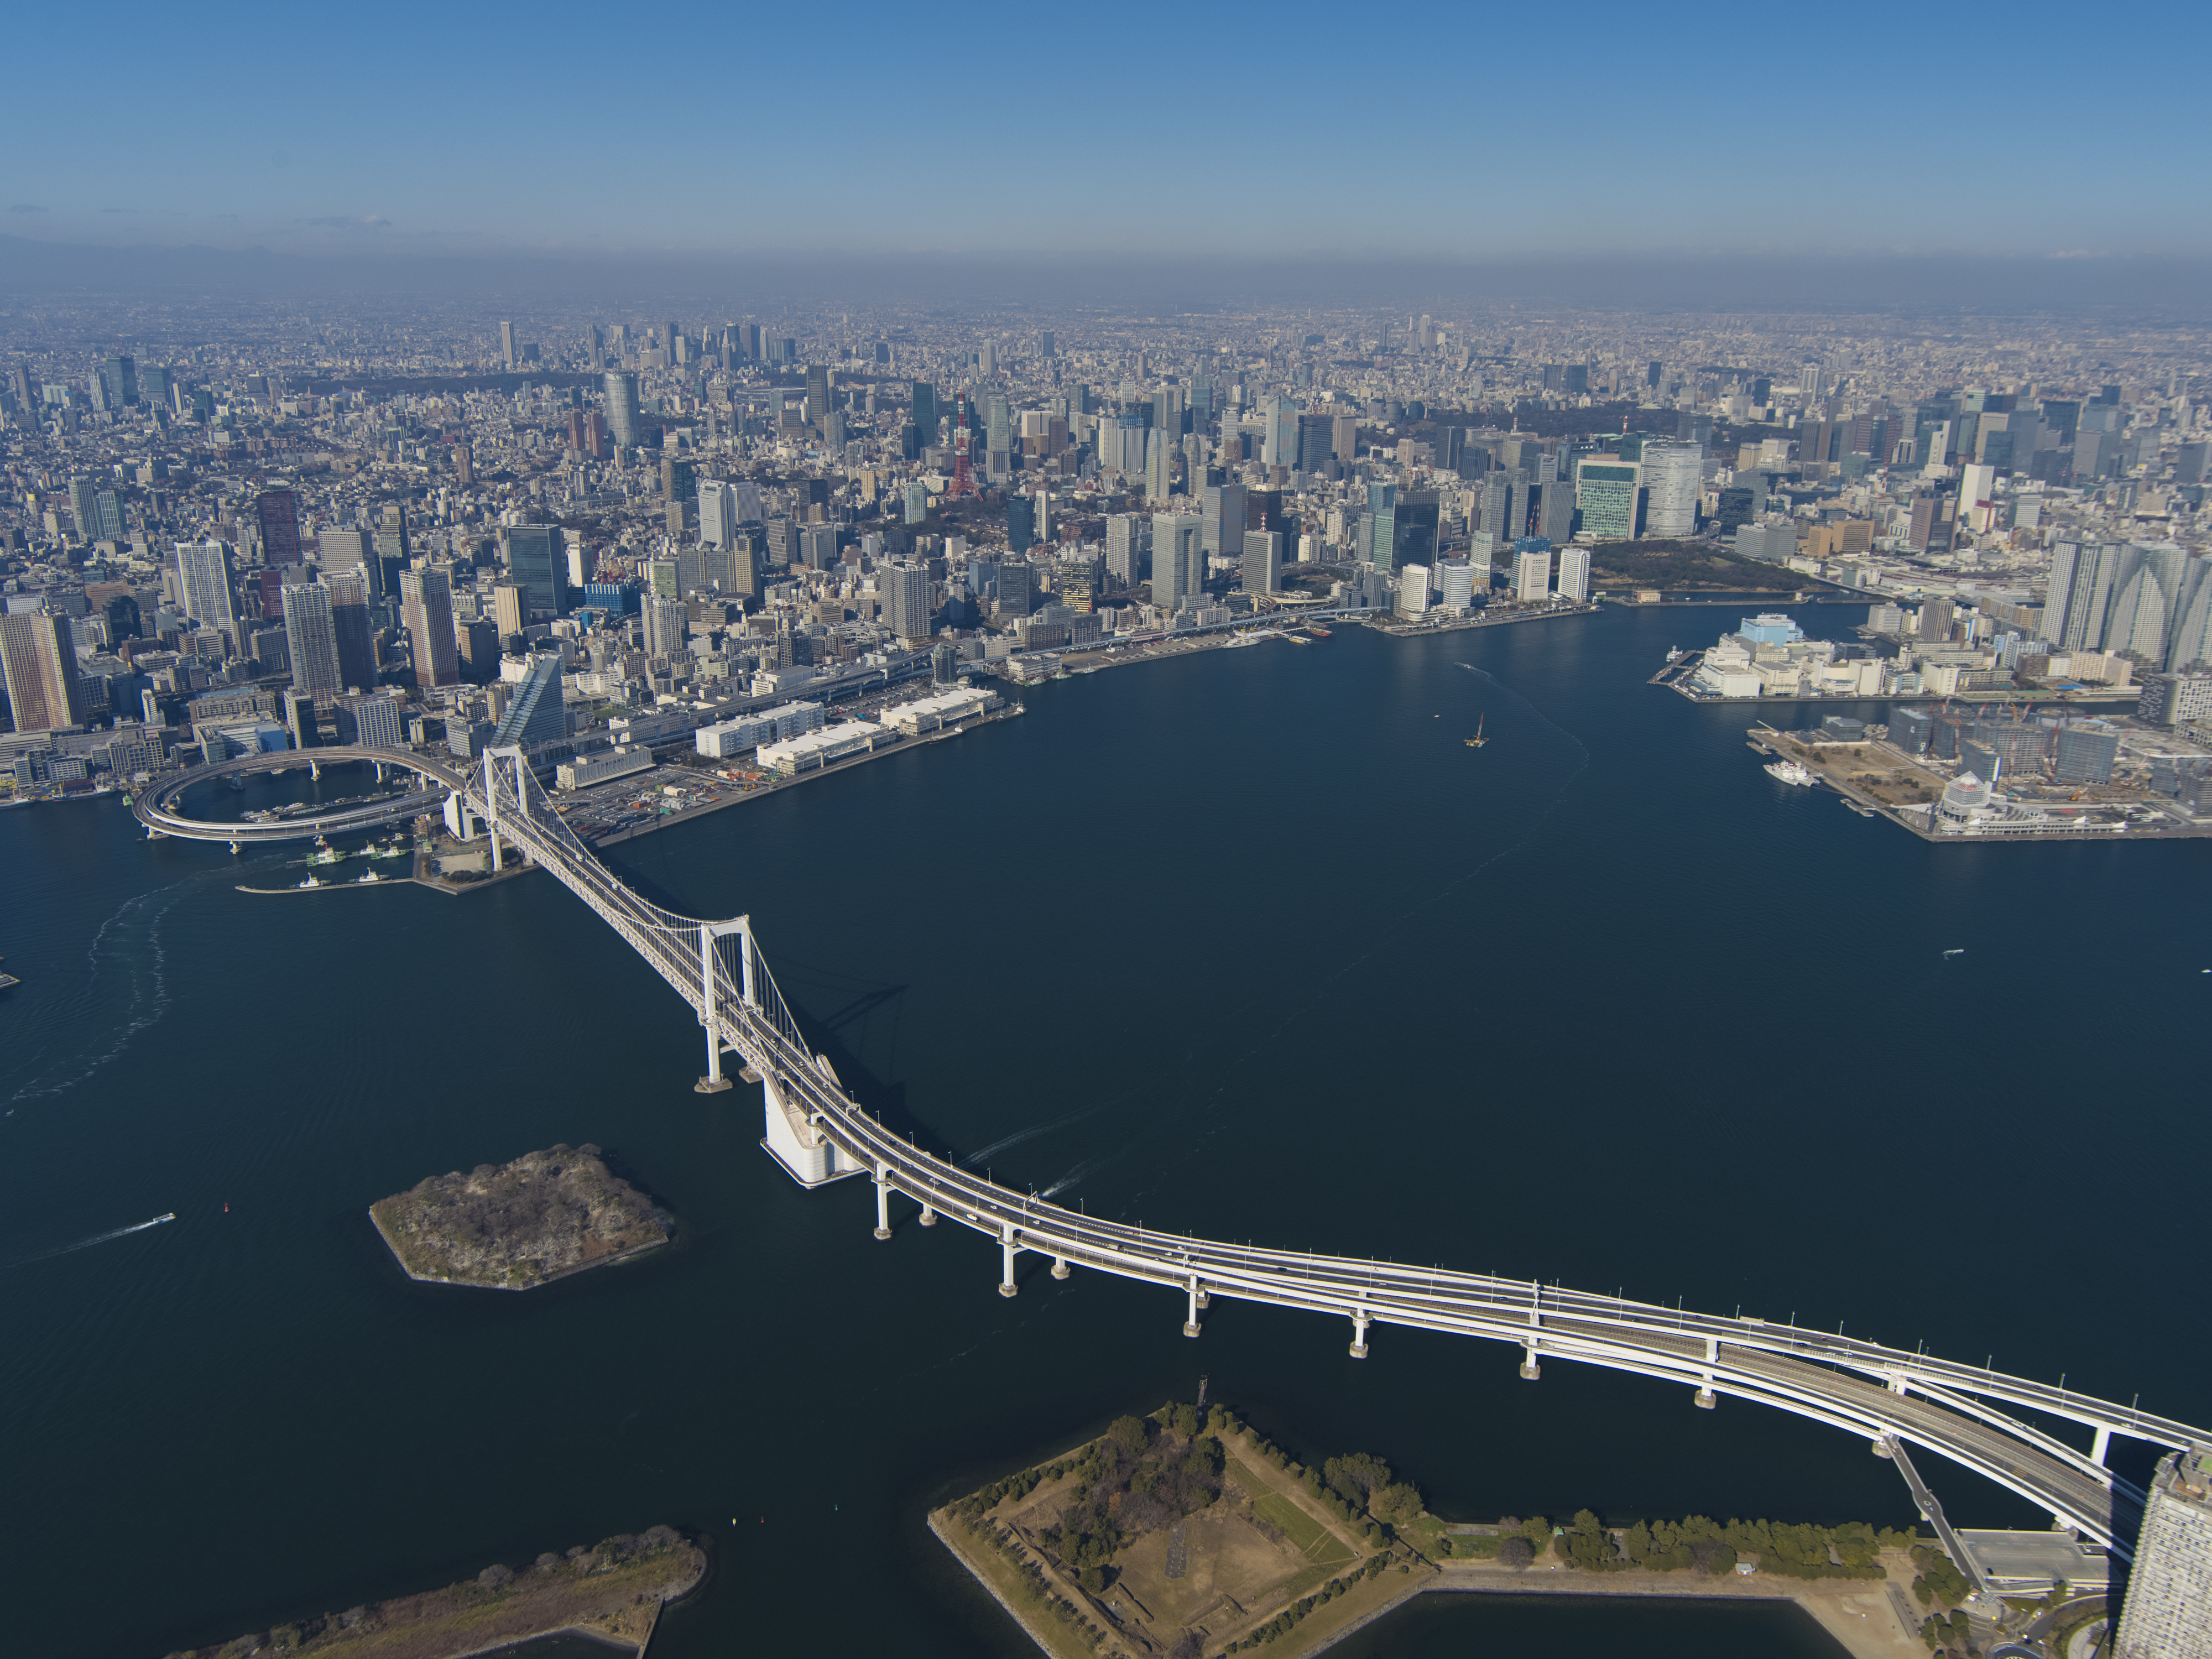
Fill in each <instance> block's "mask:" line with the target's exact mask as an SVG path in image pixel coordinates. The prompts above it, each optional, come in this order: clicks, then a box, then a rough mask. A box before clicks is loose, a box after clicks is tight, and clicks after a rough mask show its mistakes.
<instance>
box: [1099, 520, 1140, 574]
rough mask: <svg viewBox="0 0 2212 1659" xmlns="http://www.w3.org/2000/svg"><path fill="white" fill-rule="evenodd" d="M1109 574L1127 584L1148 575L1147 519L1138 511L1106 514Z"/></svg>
mask: <svg viewBox="0 0 2212 1659" xmlns="http://www.w3.org/2000/svg"><path fill="white" fill-rule="evenodd" d="M1106 574H1108V575H1109V576H1111V577H1112V578H1113V579H1114V580H1115V581H1117V582H1119V583H1121V586H1124V587H1134V586H1136V585H1137V584H1138V583H1139V582H1140V581H1142V580H1144V574H1145V521H1144V520H1143V519H1141V518H1139V516H1138V515H1137V514H1136V513H1108V514H1107V515H1106Z"/></svg>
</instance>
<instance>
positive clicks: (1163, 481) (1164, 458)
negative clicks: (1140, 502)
mask: <svg viewBox="0 0 2212 1659" xmlns="http://www.w3.org/2000/svg"><path fill="white" fill-rule="evenodd" d="M1175 453H1176V441H1175V439H1174V438H1172V437H1170V435H1168V434H1166V433H1164V432H1163V431H1161V430H1160V429H1159V428H1158V427H1154V428H1152V430H1151V431H1149V432H1147V433H1146V434H1145V499H1146V500H1147V501H1152V503H1154V504H1155V505H1156V506H1159V507H1165V506H1166V505H1167V500H1168V490H1169V489H1170V487H1171V486H1170V480H1171V479H1172V478H1173V477H1174V476H1175V463H1174V459H1173V458H1174V455H1175Z"/></svg>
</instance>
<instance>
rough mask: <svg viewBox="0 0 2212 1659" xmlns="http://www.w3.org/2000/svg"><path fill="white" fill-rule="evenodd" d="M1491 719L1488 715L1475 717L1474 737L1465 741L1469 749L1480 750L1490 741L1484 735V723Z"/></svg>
mask: <svg viewBox="0 0 2212 1659" xmlns="http://www.w3.org/2000/svg"><path fill="white" fill-rule="evenodd" d="M1489 718H1490V717H1489V715H1488V714H1477V715H1476V716H1475V717H1474V736H1473V737H1471V738H1467V739H1465V741H1466V744H1467V746H1468V748H1470V749H1480V748H1481V747H1482V745H1483V744H1486V743H1488V742H1489V741H1490V739H1489V738H1486V737H1484V736H1483V735H1482V723H1483V722H1484V721H1485V720H1487V719H1489Z"/></svg>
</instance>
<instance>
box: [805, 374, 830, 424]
mask: <svg viewBox="0 0 2212 1659" xmlns="http://www.w3.org/2000/svg"><path fill="white" fill-rule="evenodd" d="M828 417H829V365H828V364H826V363H809V364H808V365H807V366H806V419H807V422H808V423H809V424H811V425H813V426H817V427H818V426H820V425H821V424H822V422H823V421H824V420H826V419H827V418H828Z"/></svg>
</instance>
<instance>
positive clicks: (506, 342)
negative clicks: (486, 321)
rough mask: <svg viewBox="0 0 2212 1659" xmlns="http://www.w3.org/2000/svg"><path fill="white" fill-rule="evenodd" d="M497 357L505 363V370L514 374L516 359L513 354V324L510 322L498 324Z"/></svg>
mask: <svg viewBox="0 0 2212 1659" xmlns="http://www.w3.org/2000/svg"><path fill="white" fill-rule="evenodd" d="M499 357H500V361H501V362H503V363H505V364H506V365H507V373H508V374H513V373H514V366H515V363H516V361H517V359H516V357H515V355H514V325H513V323H511V322H507V323H501V325H499Z"/></svg>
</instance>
